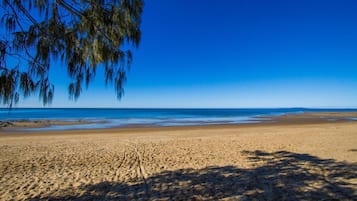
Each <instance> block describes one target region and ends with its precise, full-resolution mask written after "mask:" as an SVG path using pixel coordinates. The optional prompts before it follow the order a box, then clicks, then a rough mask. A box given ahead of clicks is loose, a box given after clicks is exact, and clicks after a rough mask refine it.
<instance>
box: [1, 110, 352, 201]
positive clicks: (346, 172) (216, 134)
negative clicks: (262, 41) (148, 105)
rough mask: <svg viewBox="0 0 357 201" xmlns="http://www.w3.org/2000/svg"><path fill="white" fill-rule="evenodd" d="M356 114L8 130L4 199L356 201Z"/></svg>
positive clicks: (3, 151)
mask: <svg viewBox="0 0 357 201" xmlns="http://www.w3.org/2000/svg"><path fill="white" fill-rule="evenodd" d="M321 115H323V116H325V117H326V118H321ZM355 116H356V114H346V113H343V114H341V113H335V114H333V113H328V114H327V113H326V114H321V113H320V114H319V113H307V114H299V115H283V116H280V117H277V118H275V119H273V120H274V121H272V122H265V123H258V124H242V125H210V126H191V127H189V126H183V127H150V128H111V129H92V130H67V131H45V132H0V164H1V165H0V186H1V188H0V200H148V199H149V200H254V199H255V200H332V199H336V200H355V199H356V197H357V122H356V121H348V120H346V119H345V117H355ZM327 117H328V118H327ZM342 117H343V118H342ZM331 119H332V120H331Z"/></svg>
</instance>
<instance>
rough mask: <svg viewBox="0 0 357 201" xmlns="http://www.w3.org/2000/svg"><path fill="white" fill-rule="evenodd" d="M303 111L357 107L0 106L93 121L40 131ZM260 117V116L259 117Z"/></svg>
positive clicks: (252, 118)
mask: <svg viewBox="0 0 357 201" xmlns="http://www.w3.org/2000/svg"><path fill="white" fill-rule="evenodd" d="M303 112H357V109H309V108H248V109H192V108H190V109H152V108H150V109H142V108H140V109H135V108H131V109H116V108H106V109H99V108H14V109H11V110H9V109H7V108H1V109H0V121H16V120H17V121H18V120H30V121H31V120H60V121H83V122H90V124H79V125H65V126H51V127H47V128H36V129H37V130H41V129H42V130H62V129H93V128H112V127H145V126H194V125H212V124H243V123H257V122H260V121H262V120H264V118H261V117H267V116H275V115H283V114H291V113H303ZM258 117H259V118H258Z"/></svg>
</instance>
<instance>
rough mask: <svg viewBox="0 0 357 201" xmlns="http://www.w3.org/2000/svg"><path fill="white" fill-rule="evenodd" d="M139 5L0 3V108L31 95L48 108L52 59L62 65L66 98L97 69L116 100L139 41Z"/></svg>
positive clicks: (84, 0) (60, 0) (120, 1)
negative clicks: (133, 48)
mask: <svg viewBox="0 0 357 201" xmlns="http://www.w3.org/2000/svg"><path fill="white" fill-rule="evenodd" d="M142 7H143V1H142V0H111V1H109V0H70V1H64V0H13V1H10V0H2V4H1V6H0V10H1V13H2V16H1V26H3V27H4V28H3V30H2V31H0V104H4V105H8V106H10V107H12V106H13V104H16V103H17V102H18V101H19V100H20V96H23V97H27V96H30V95H33V94H38V95H39V97H40V99H41V100H42V102H43V104H44V105H46V104H50V103H51V101H52V98H53V94H54V86H53V84H51V82H50V80H49V69H50V67H51V64H53V62H54V61H57V60H60V61H62V63H63V64H65V66H67V72H68V75H69V77H70V78H71V83H69V86H68V90H69V95H70V98H72V99H75V100H76V99H77V98H78V97H79V95H80V93H81V91H82V88H83V86H85V87H88V84H89V83H90V81H91V80H93V78H94V76H95V72H96V68H97V67H99V66H100V67H103V68H104V69H105V84H113V85H114V88H115V90H116V93H117V97H118V98H119V99H120V98H121V97H122V95H123V84H124V83H125V80H126V72H127V70H128V68H129V66H130V63H131V61H132V53H131V51H130V48H131V47H133V46H134V47H137V46H138V44H139V42H140V36H141V32H140V22H141V13H142Z"/></svg>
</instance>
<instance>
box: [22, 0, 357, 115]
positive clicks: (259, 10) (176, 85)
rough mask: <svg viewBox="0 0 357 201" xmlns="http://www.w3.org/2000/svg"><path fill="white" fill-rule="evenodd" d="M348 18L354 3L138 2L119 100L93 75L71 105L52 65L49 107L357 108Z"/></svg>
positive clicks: (355, 20) (355, 57)
mask: <svg viewBox="0 0 357 201" xmlns="http://www.w3.org/2000/svg"><path fill="white" fill-rule="evenodd" d="M356 10H357V1H355V0H333V1H332V0H289V1H287V0H281V1H274V0H271V1H266V0H244V1H243V0H242V1H240V0H220V1H218V0H195V1H192V0H170V1H167V0H146V2H145V7H144V13H143V17H142V33H143V35H142V41H141V44H140V46H139V48H138V49H137V50H135V51H134V62H133V65H132V68H131V70H130V72H129V74H128V82H127V84H126V87H125V95H124V97H123V98H122V100H121V101H118V100H117V99H116V95H115V92H114V90H113V88H111V87H105V85H104V80H103V72H101V70H99V72H98V74H97V77H96V79H95V81H94V82H93V83H92V84H91V85H90V87H89V89H88V90H84V91H83V92H82V95H81V97H80V98H79V100H78V101H77V102H73V101H70V100H69V99H68V93H67V86H68V78H67V73H66V68H65V67H61V66H60V65H59V64H57V65H56V64H54V65H53V66H52V69H51V70H52V71H51V79H52V81H53V83H54V84H55V97H54V101H53V104H52V105H51V107H219V108H246V107H357V12H356ZM18 106H20V107H41V106H42V104H41V103H40V102H39V101H38V98H37V97H33V98H28V99H26V100H25V101H22V102H21V103H20V104H19V105H18Z"/></svg>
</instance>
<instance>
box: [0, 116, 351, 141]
mask: <svg viewBox="0 0 357 201" xmlns="http://www.w3.org/2000/svg"><path fill="white" fill-rule="evenodd" d="M356 117H357V112H304V113H295V114H283V115H278V116H275V115H274V116H257V117H254V119H255V120H257V121H253V122H249V123H217V124H205V125H182V126H160V125H152V124H138V125H127V126H112V127H107V128H95V127H94V128H85V129H81V128H76V129H54V130H47V127H48V126H73V125H74V126H76V125H79V126H82V125H95V124H100V123H107V121H105V120H98V121H86V120H81V119H80V120H71V121H63V120H33V121H32V120H19V121H5V123H11V124H13V125H12V127H10V128H6V127H5V128H4V127H1V126H0V136H6V135H29V134H31V135H46V134H52V135H53V134H66V133H67V134H68V133H71V134H74V133H75V134H86V133H93V132H94V133H97V132H103V133H114V132H150V131H171V130H175V131H176V130H197V129H206V128H207V129H222V128H232V129H234V128H245V127H261V126H263V127H264V126H282V125H308V124H329V123H348V122H354V121H356ZM259 119H262V120H259ZM1 123H4V121H3V122H2V121H0V125H1ZM37 128H39V130H37ZM32 129H34V130H32Z"/></svg>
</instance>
